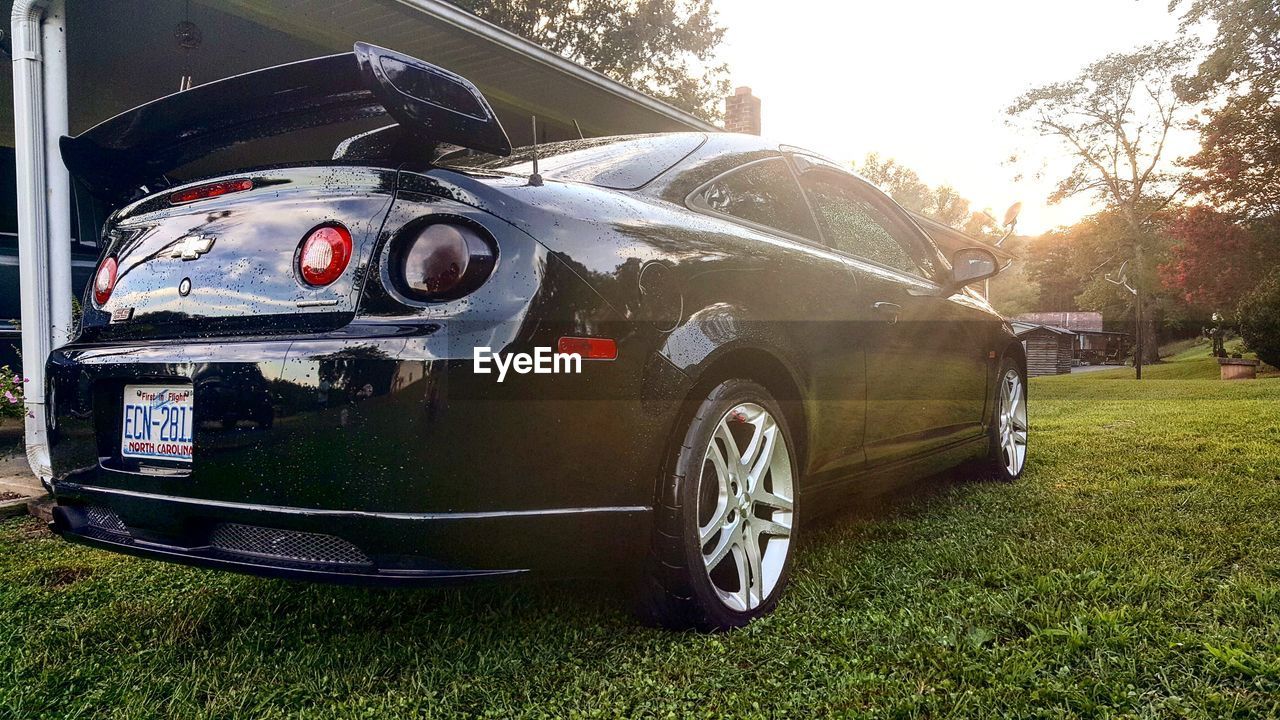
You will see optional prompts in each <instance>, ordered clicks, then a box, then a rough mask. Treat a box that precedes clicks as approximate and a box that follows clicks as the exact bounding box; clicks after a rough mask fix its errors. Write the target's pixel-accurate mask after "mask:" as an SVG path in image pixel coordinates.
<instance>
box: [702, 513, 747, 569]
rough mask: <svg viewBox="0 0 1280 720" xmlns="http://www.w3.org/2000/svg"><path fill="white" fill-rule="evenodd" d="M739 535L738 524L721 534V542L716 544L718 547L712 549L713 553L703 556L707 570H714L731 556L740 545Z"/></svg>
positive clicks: (727, 528) (725, 529)
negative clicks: (732, 551)
mask: <svg viewBox="0 0 1280 720" xmlns="http://www.w3.org/2000/svg"><path fill="white" fill-rule="evenodd" d="M738 533H739V531H738V526H737V525H736V524H735V525H733V526H731V527H726V528H724V531H723V532H722V533H720V542H718V543H716V546H715V547H714V548H712V550H711V552H709V553H706V554H704V555H703V556H702V562H703V563H704V564H705V565H706V566H707V570H714V569H715V567H716V566H717V565H719V564H720V563H721V562H722V561H723V560H724V559H725V556H726V555H728V554H729V551H730V550H732V549H733V548H734V546H736V545H737V544H738V540H737V537H738ZM704 542H705V541H704Z"/></svg>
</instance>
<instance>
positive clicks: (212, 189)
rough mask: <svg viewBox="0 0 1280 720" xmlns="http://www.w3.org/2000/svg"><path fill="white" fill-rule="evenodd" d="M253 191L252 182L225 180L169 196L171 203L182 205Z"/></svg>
mask: <svg viewBox="0 0 1280 720" xmlns="http://www.w3.org/2000/svg"><path fill="white" fill-rule="evenodd" d="M252 189H253V181H252V180H223V181H221V182H216V183H209V184H208V185H200V186H198V187H193V188H187V189H186V190H179V191H178V192H176V193H174V194H172V195H170V196H169V203H170V204H172V205H181V204H183V203H189V202H195V201H196V200H204V199H205V198H211V197H218V196H219V195H226V194H227V193H233V192H241V191H243V190H252Z"/></svg>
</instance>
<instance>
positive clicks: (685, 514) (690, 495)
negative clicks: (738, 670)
mask: <svg viewBox="0 0 1280 720" xmlns="http://www.w3.org/2000/svg"><path fill="white" fill-rule="evenodd" d="M744 403H749V404H754V405H756V406H759V407H760V408H763V409H764V410H765V411H767V412H768V414H769V415H770V416H771V418H772V419H773V420H774V422H775V423H776V426H777V428H778V430H779V431H780V432H779V434H780V437H781V438H782V440H783V441H784V442H785V448H786V451H787V457H788V460H789V466H790V476H789V477H790V486H791V488H790V492H791V497H792V500H791V504H792V506H791V508H790V510H789V511H788V512H786V513H784V514H783V515H785V516H786V517H787V518H788V520H789V523H790V536H789V538H788V542H787V543H786V544H785V546H784V547H783V550H782V551H783V553H784V554H783V558H784V560H783V564H782V569H781V572H780V573H779V574H778V576H777V579H776V581H775V582H774V584H773V586H772V588H771V589H770V591H769V592H768V594H767V595H766V596H764V597H763V598H762V600H760V602H759V604H758V605H756V606H755V607H751V608H749V609H747V610H745V611H743V610H739V609H736V608H733V607H729V606H728V605H727V604H726V601H722V600H721V598H720V596H719V595H718V594H717V590H716V588H715V586H713V584H712V579H711V577H710V573H709V571H708V570H707V569H706V565H705V564H704V558H703V545H702V544H701V543H700V542H699V530H698V525H699V518H698V514H699V493H700V492H705V490H704V488H703V486H702V480H703V474H704V473H703V468H704V463H706V462H707V461H706V460H705V457H706V455H707V452H708V447H709V446H710V443H711V442H712V438H713V436H714V435H715V432H716V429H717V427H718V426H719V423H720V421H721V420H722V419H729V420H730V421H731V422H732V421H734V418H732V417H730V416H729V413H730V411H731V410H734V409H736V408H738V407H739V406H742V405H743V404H744ZM734 417H736V416H734ZM776 442H777V440H776V439H775V443H776ZM671 446H672V450H671V452H670V456H669V458H668V461H667V464H666V466H665V467H664V468H663V469H662V473H663V474H662V482H661V484H660V488H659V490H658V497H657V500H656V502H655V504H654V534H653V542H652V546H651V547H650V551H649V556H648V558H647V559H646V568H645V572H644V575H643V577H642V579H641V583H642V588H641V593H640V613H641V615H642V617H644V618H645V619H646V620H648V621H649V622H651V623H654V624H658V625H661V626H664V627H668V628H673V629H688V628H696V629H698V630H703V631H723V630H730V629H733V628H738V627H742V626H744V625H746V624H747V623H749V622H751V621H752V620H754V619H756V618H758V617H760V616H762V615H765V614H768V613H769V612H770V611H772V610H773V608H774V606H775V605H777V602H778V596H779V595H781V593H782V591H783V589H784V588H785V586H786V584H787V581H788V580H789V578H790V575H791V566H792V562H793V557H792V556H793V555H794V553H795V545H796V531H797V530H798V529H799V524H798V522H797V520H798V519H799V518H800V515H799V513H798V509H799V508H798V502H797V500H798V496H799V493H798V492H797V490H798V488H799V484H800V477H799V472H798V470H797V466H798V457H797V454H796V448H795V443H794V442H793V440H792V435H791V430H790V428H789V427H788V426H787V421H786V416H785V415H784V414H783V412H782V409H781V407H780V406H779V405H778V403H777V401H776V400H774V399H773V397H772V396H771V395H770V394H769V392H768V391H767V390H765V389H764V388H763V387H761V386H760V385H758V384H756V383H754V382H751V381H749V380H740V379H733V380H726V381H724V382H722V383H720V384H719V385H717V386H716V387H715V388H713V389H712V390H711V391H710V392H709V393H708V394H707V396H706V397H705V398H704V399H703V400H702V401H701V402H700V403H699V404H698V406H697V408H696V409H695V410H694V411H693V412H692V415H691V416H690V417H689V418H688V420H687V422H686V423H685V424H684V427H681V428H677V429H676V430H675V438H674V441H673V442H672V443H671ZM775 452H776V450H775ZM778 462H779V463H781V464H783V465H786V463H783V460H782V459H781V458H779V460H778ZM771 472H772V471H771ZM711 482H716V481H715V480H714V479H713V480H711ZM760 482H761V483H762V484H764V483H765V480H764V479H763V476H762V478H761V480H760ZM772 483H773V480H772V479H771V480H770V482H769V483H768V484H769V485H770V489H771V490H776V488H777V487H778V486H776V485H772ZM718 486H719V484H718V483H717V487H718ZM729 502H732V500H730V501H728V502H727V503H726V505H727V504H728V503H729ZM767 505H768V504H767V503H762V504H761V508H760V509H757V508H756V506H755V505H752V506H751V507H752V509H751V510H750V514H749V515H748V514H746V513H744V514H743V515H740V516H739V517H741V518H744V519H745V518H748V517H749V518H751V520H750V522H755V514H756V513H757V512H764V513H766V514H767V515H768V517H770V518H781V517H782V515H777V514H775V513H777V512H778V511H776V510H772V509H769V508H768V507H767ZM718 507H725V505H720V506H718ZM704 512H705V504H704ZM733 514H734V511H733V510H732V509H730V510H728V512H727V513H726V517H727V518H728V519H730V520H731V519H732V518H733ZM744 524H747V523H745V522H744ZM726 527H727V524H726ZM744 533H748V535H744V536H743V537H744V541H745V538H746V537H749V533H750V530H749V529H748V530H745V531H744ZM717 537H718V536H717ZM773 541H774V540H773V539H772V538H770V539H766V540H764V541H763V545H757V547H766V548H773V547H775V546H774V545H772V543H773ZM714 542H715V541H714V540H713V541H712V543H714ZM743 548H744V550H743V552H746V551H745V546H743ZM770 551H772V550H770ZM734 557H735V562H736V558H737V557H739V556H737V555H735V556H734ZM757 564H758V565H759V564H760V563H757ZM762 576H763V574H762ZM761 587H763V583H762V585H761ZM745 594H746V595H748V596H750V593H749V592H747V593H745Z"/></svg>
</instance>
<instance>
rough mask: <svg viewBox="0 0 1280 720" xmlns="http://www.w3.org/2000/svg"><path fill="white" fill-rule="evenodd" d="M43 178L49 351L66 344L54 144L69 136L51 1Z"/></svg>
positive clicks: (55, 2)
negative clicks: (47, 270)
mask: <svg viewBox="0 0 1280 720" xmlns="http://www.w3.org/2000/svg"><path fill="white" fill-rule="evenodd" d="M41 35H42V40H43V42H42V45H43V47H44V50H43V52H44V157H45V167H44V177H45V202H46V209H47V212H48V219H47V221H46V225H45V227H46V231H47V232H48V234H49V236H48V237H49V241H48V242H49V301H50V303H49V307H50V317H49V327H50V328H51V331H52V334H51V337H50V345H51V346H52V347H55V348H56V347H61V346H62V345H65V344H67V342H68V341H69V340H70V339H71V330H72V327H71V294H72V292H73V289H72V286H71V177H70V175H69V174H68V173H67V166H66V165H65V164H64V163H63V162H62V151H61V150H60V149H59V147H58V141H59V140H61V139H62V136H63V135H66V134H67V133H68V132H70V130H69V129H68V126H69V124H70V123H69V122H68V120H67V16H66V1H65V0H52V1H51V2H49V4H48V6H47V8H46V10H45V13H44V32H42V33H41Z"/></svg>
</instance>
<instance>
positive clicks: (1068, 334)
mask: <svg viewBox="0 0 1280 720" xmlns="http://www.w3.org/2000/svg"><path fill="white" fill-rule="evenodd" d="M1014 330H1015V331H1016V332H1017V333H1018V339H1019V340H1021V341H1022V346H1023V347H1024V348H1026V351H1027V374H1028V375H1030V376H1032V377H1035V376H1037V375H1065V374H1067V373H1069V372H1071V365H1072V364H1073V360H1074V357H1075V336H1076V334H1075V333H1074V332H1072V331H1070V330H1068V329H1066V328H1060V327H1056V326H1054V325H1031V324H1029V323H1014Z"/></svg>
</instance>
